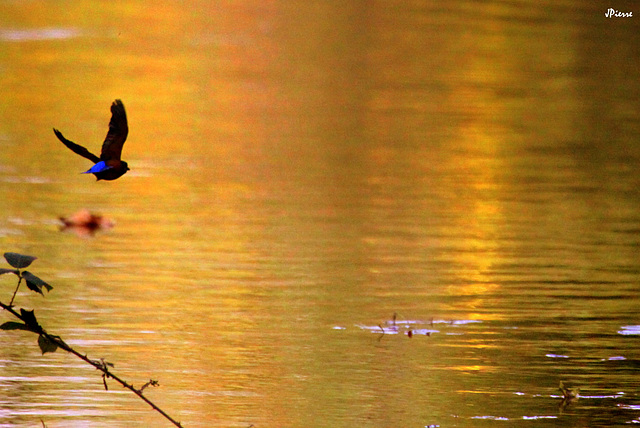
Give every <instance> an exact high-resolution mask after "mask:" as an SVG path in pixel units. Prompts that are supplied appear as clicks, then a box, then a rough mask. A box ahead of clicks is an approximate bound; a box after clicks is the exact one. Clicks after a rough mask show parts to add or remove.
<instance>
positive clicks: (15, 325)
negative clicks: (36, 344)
mask: <svg viewBox="0 0 640 428" xmlns="http://www.w3.org/2000/svg"><path fill="white" fill-rule="evenodd" d="M0 330H25V331H31V329H30V328H29V327H28V326H27V325H26V324H23V323H21V322H13V321H7V322H6V323H4V324H2V325H0Z"/></svg>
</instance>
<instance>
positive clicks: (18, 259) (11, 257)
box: [4, 253, 37, 269]
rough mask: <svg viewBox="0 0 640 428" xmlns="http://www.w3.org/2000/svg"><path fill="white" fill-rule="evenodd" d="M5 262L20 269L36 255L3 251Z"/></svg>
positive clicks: (27, 264)
mask: <svg viewBox="0 0 640 428" xmlns="http://www.w3.org/2000/svg"><path fill="white" fill-rule="evenodd" d="M4 258H5V259H6V260H7V262H8V263H9V264H10V265H11V266H13V267H14V268H16V269H22V268H26V267H27V266H29V265H30V264H31V263H32V262H33V261H34V260H35V259H37V257H33V256H26V255H24V254H18V253H4Z"/></svg>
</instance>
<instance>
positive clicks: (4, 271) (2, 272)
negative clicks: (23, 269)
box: [0, 268, 19, 275]
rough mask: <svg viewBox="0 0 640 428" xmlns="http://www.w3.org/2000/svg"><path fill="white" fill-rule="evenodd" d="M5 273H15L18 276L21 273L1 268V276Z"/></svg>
mask: <svg viewBox="0 0 640 428" xmlns="http://www.w3.org/2000/svg"><path fill="white" fill-rule="evenodd" d="M5 273H13V274H15V275H18V273H19V272H18V271H17V270H15V269H6V268H0V275H4V274H5Z"/></svg>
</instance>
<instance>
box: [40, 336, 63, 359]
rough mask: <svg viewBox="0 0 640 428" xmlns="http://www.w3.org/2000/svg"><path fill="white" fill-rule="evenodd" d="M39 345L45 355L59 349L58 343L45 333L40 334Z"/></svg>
mask: <svg viewBox="0 0 640 428" xmlns="http://www.w3.org/2000/svg"><path fill="white" fill-rule="evenodd" d="M38 346H39V347H40V350H41V351H42V354H43V355H44V354H46V353H47V352H56V350H57V349H58V345H56V344H55V343H53V342H52V341H50V340H49V339H48V338H47V336H45V335H44V334H41V335H40V336H38Z"/></svg>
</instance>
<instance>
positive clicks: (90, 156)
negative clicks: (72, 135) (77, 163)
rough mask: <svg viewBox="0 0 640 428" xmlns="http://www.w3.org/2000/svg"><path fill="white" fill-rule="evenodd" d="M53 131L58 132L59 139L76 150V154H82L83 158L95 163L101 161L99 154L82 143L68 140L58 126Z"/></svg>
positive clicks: (73, 150) (72, 149)
mask: <svg viewBox="0 0 640 428" xmlns="http://www.w3.org/2000/svg"><path fill="white" fill-rule="evenodd" d="M53 133H54V134H56V137H58V140H60V141H62V142H63V143H64V145H65V146H67V147H68V148H70V149H71V151H72V152H74V153H75V154H77V155H80V156H82V157H83V158H87V159H89V160H90V161H91V162H93V163H97V162H100V158H99V157H98V156H96V155H94V154H93V153H91V152H90V151H89V150H87V149H86V148H84V147H82V146H81V145H79V144H76V143H74V142H73V141H69V140H67V139H66V138H64V136H63V135H62V133H61V132H60V131H58V130H57V129H56V128H53Z"/></svg>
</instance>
